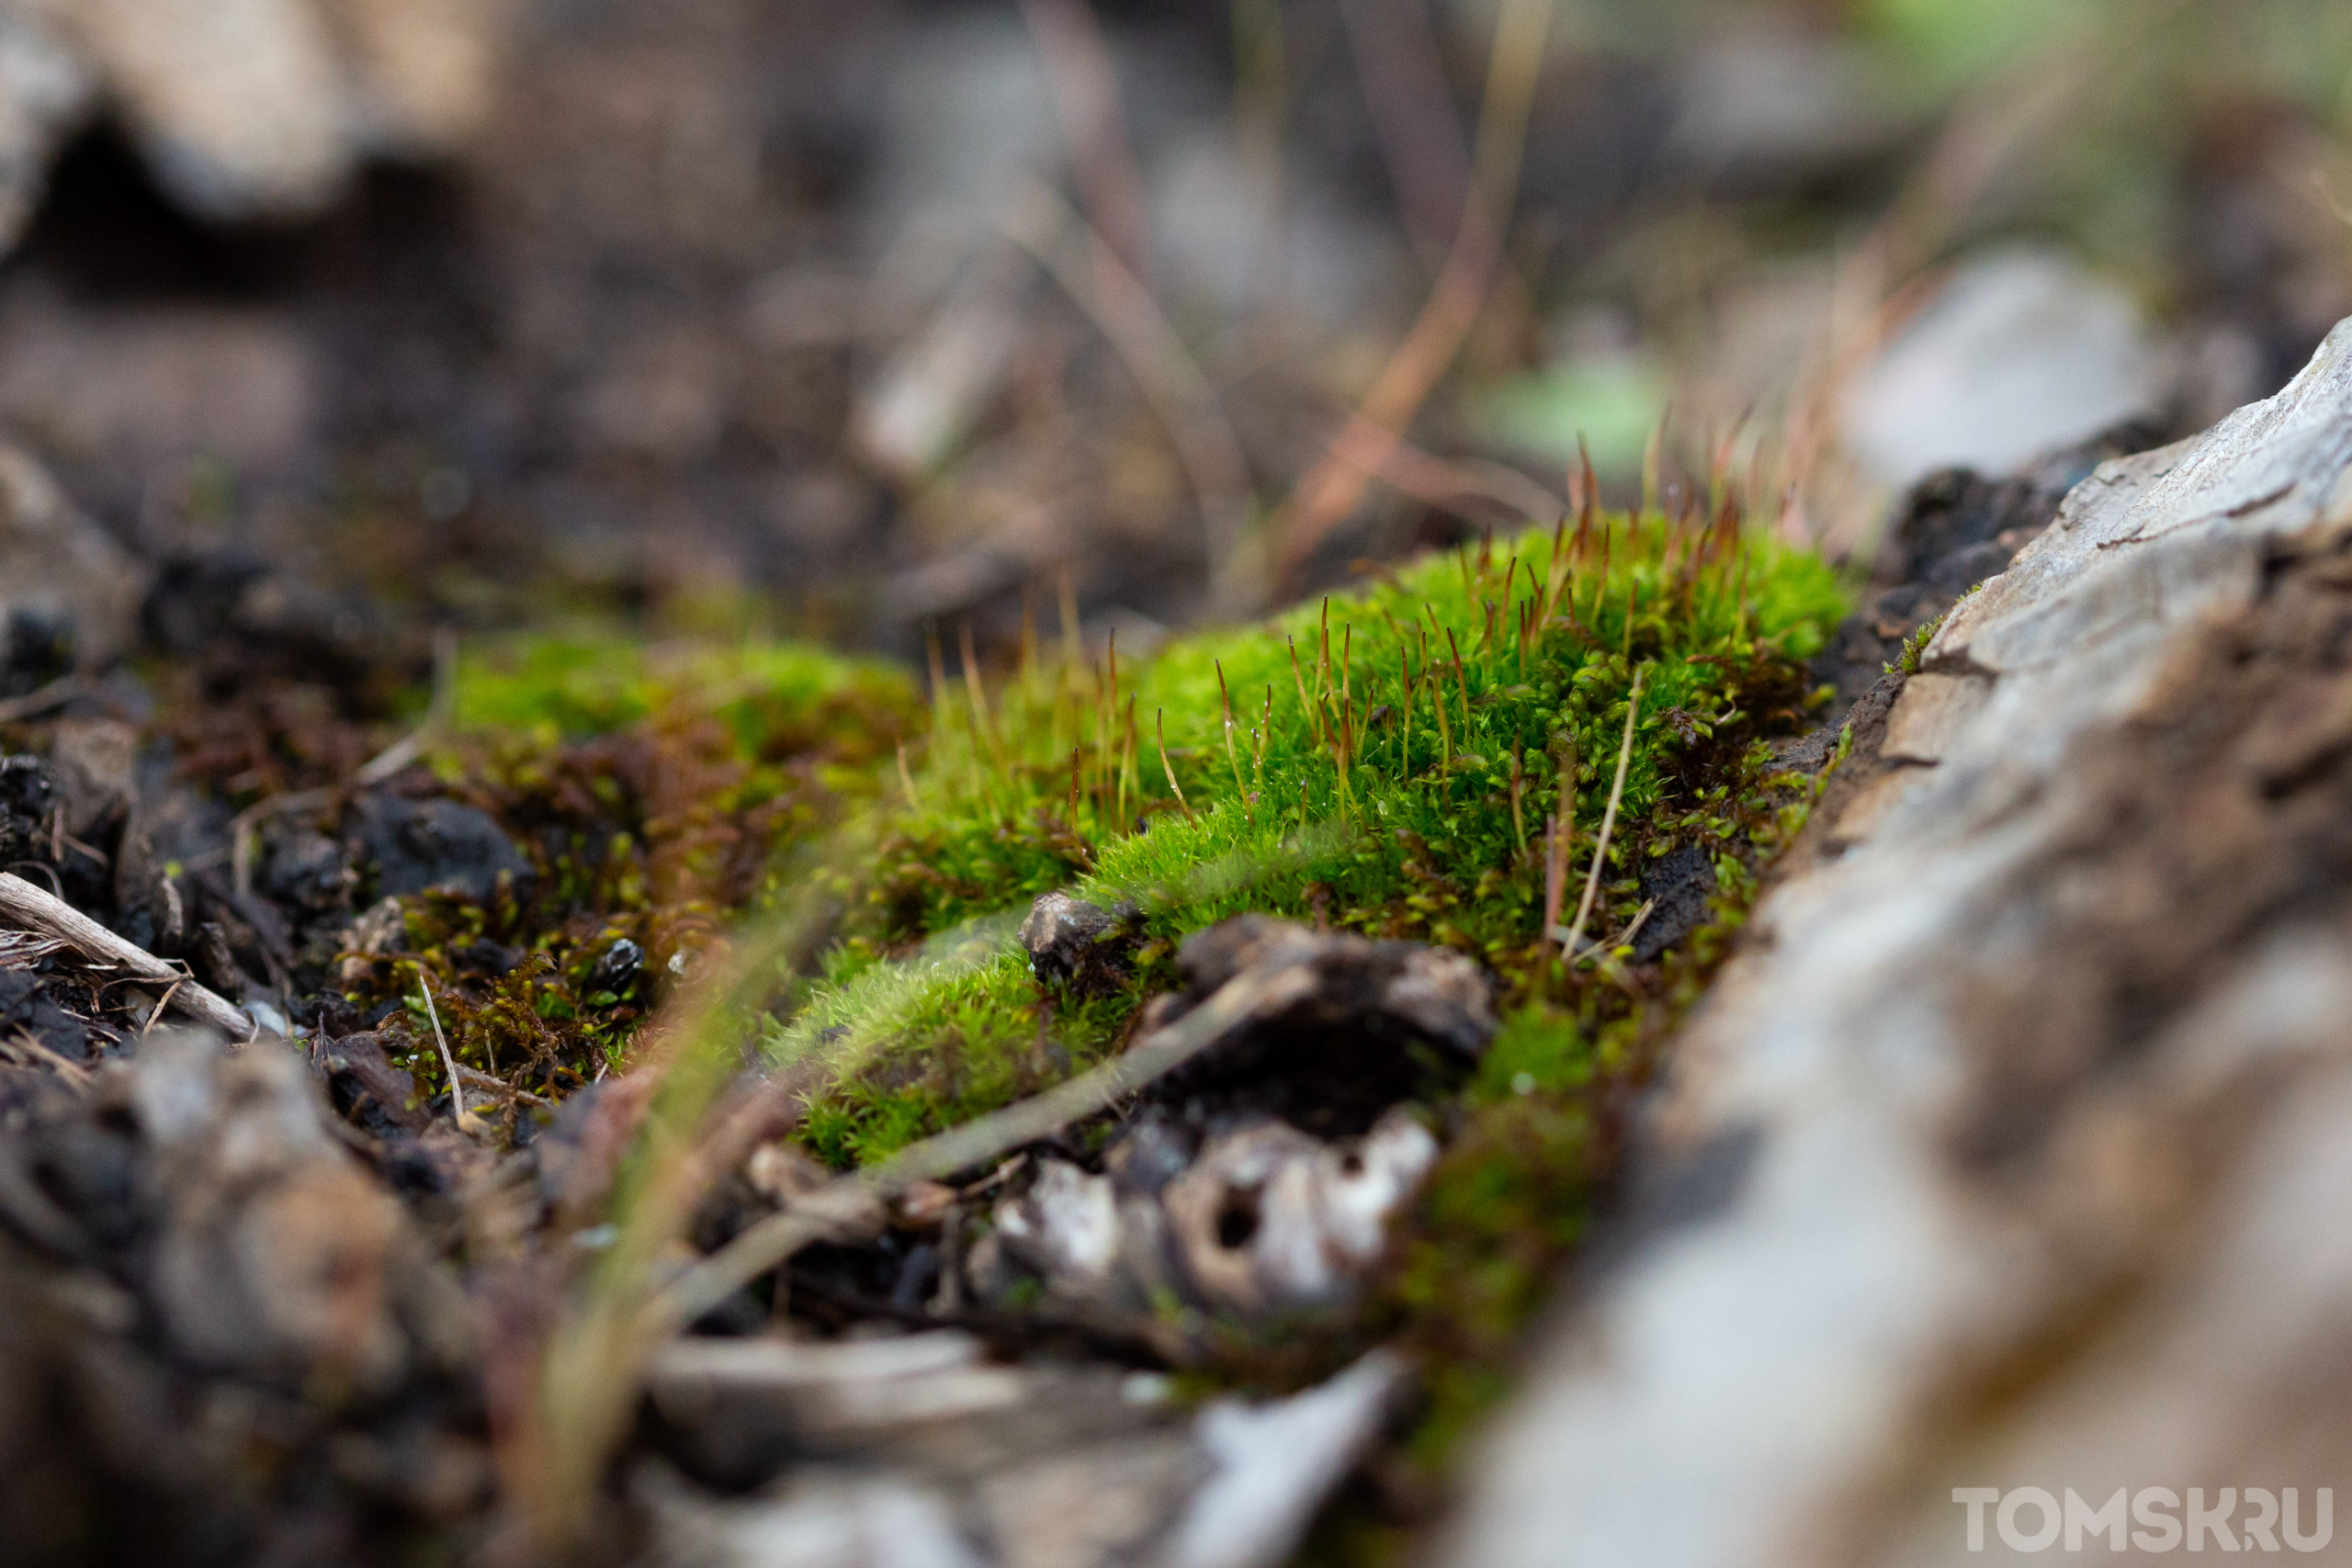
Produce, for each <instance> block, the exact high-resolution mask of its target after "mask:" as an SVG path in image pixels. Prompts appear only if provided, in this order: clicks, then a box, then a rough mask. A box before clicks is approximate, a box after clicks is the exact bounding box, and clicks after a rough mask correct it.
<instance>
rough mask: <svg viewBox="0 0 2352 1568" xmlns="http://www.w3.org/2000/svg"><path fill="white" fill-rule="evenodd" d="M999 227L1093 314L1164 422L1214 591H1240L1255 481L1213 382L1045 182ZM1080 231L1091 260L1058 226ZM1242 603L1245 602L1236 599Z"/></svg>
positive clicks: (1145, 291)
mask: <svg viewBox="0 0 2352 1568" xmlns="http://www.w3.org/2000/svg"><path fill="white" fill-rule="evenodd" d="M1004 230H1005V233H1006V234H1007V236H1008V237H1010V238H1011V239H1012V242H1013V243H1015V244H1018V245H1019V246H1021V247H1022V249H1023V250H1025V251H1027V252H1028V253H1029V254H1031V255H1033V256H1035V258H1036V259H1037V262H1038V264H1039V265H1042V266H1043V267H1044V268H1045V269H1046V272H1047V273H1048V274H1050V275H1051V276H1052V277H1053V279H1054V281H1055V283H1057V285H1059V286H1060V288H1061V289H1062V291H1063V292H1064V293H1066V294H1068V295H1069V297H1070V299H1072V300H1073V301H1075V302H1076V303H1077V305H1078V307H1079V309H1080V310H1083V311H1085V312H1086V314H1087V317H1088V318H1089V319H1090V320H1091V321H1093V322H1094V325H1095V327H1096V328H1097V330H1099V331H1100V332H1101V333H1103V338H1104V339H1105V340H1106V341H1107V342H1108V343H1109V344H1110V345H1111V347H1112V350H1113V351H1114V353H1116V354H1117V355H1118V356H1119V359H1120V361H1121V363H1123V364H1125V366H1126V367H1127V371H1128V373H1129V374H1130V375H1132V376H1133V377H1135V378H1136V385H1137V386H1138V387H1140V388H1141V389H1143V394H1144V397H1145V398H1146V399H1147V400H1148V401H1149V402H1150V404H1151V407H1152V412H1154V413H1155V414H1156V415H1158V416H1159V423H1161V425H1162V426H1164V427H1165V428H1166V430H1167V432H1168V438H1169V441H1170V445H1172V446H1174V447H1175V449H1176V460H1177V461H1178V462H1179V463H1182V465H1183V468H1184V479H1185V482H1186V483H1187V484H1189V485H1190V486H1191V487H1192V491H1193V501H1194V502H1195V504H1197V505H1198V506H1199V507H1200V509H1201V528H1202V533H1203V535H1204V539H1205V542H1206V545H1207V547H1208V552H1209V563H1210V568H1211V570H1212V571H1213V572H1214V573H1215V574H1216V576H1217V579H1218V591H1219V592H1220V594H1221V595H1228V596H1229V595H1230V594H1231V593H1234V592H1240V586H1239V583H1240V580H1241V579H1242V578H1243V577H1244V576H1246V575H1247V573H1246V571H1245V567H1246V564H1247V563H1245V562H1243V561H1242V560H1241V559H1240V558H1239V556H1240V549H1241V545H1242V541H1243V539H1244V537H1245V536H1246V535H1247V533H1248V530H1249V526H1250V509H1251V507H1252V506H1253V505H1254V504H1255V501H1256V490H1255V487H1254V485H1253V484H1252V482H1251V480H1250V459H1249V457H1248V455H1247V454H1246V453H1245V452H1244V451H1243V449H1242V446H1241V440H1240V437H1239V436H1238V435H1236V434H1234V430H1233V426H1232V424H1231V423H1229V422H1228V421H1227V418H1226V416H1225V410H1224V408H1223V406H1222V405H1221V404H1220V403H1219V402H1218V400H1217V395H1216V388H1215V387H1213V386H1212V385H1210V382H1209V378H1208V377H1207V376H1206V375H1205V374H1204V372H1203V371H1202V369H1201V367H1200V365H1199V363H1198V362H1197V361H1195V360H1194V359H1193V355H1192V354H1191V352H1190V351H1189V350H1187V349H1186V348H1185V346H1184V343H1183V340H1182V338H1180V337H1178V336H1177V335H1176V329H1175V328H1173V327H1172V326H1170V325H1169V323H1168V318H1167V317H1166V316H1165V315H1164V314H1162V313H1161V311H1160V309H1159V302H1158V301H1157V300H1155V299H1153V298H1152V295H1151V290H1150V289H1149V288H1146V287H1145V286H1144V283H1143V280H1142V279H1141V278H1139V277H1137V276H1136V275H1135V274H1134V273H1133V272H1131V271H1129V270H1128V269H1127V268H1126V267H1125V266H1123V265H1120V263H1119V260H1118V258H1117V257H1116V256H1114V255H1113V254H1111V252H1110V249H1109V246H1108V244H1107V243H1106V242H1105V241H1104V240H1103V236H1102V235H1101V234H1099V233H1096V232H1095V231H1092V230H1091V229H1090V228H1088V227H1087V225H1086V222H1085V220H1083V219H1082V218H1080V216H1079V215H1078V214H1077V213H1075V212H1072V211H1071V210H1070V209H1069V204H1068V203H1066V202H1064V201H1063V200H1062V198H1061V197H1059V196H1057V195H1056V194H1055V193H1054V192H1053V191H1052V190H1051V189H1049V188H1048V187H1046V186H1044V185H1042V184H1040V185H1034V186H1032V187H1031V188H1030V190H1029V191H1028V193H1027V194H1026V196H1025V197H1023V199H1022V200H1021V201H1020V202H1018V203H1016V204H1015V206H1014V208H1013V209H1012V216H1010V217H1008V219H1007V220H1006V221H1005V225H1004ZM1071 233H1080V234H1083V235H1084V236H1086V238H1087V240H1088V243H1089V247H1090V248H1091V252H1092V258H1093V265H1092V266H1091V268H1089V267H1087V266H1083V265H1080V262H1079V259H1078V258H1077V257H1076V256H1075V255H1073V254H1071V253H1072V247H1071V246H1070V245H1069V244H1068V243H1065V241H1064V236H1065V235H1068V234H1071ZM1242 607H1249V606H1242Z"/></svg>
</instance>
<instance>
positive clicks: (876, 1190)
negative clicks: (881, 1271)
mask: <svg viewBox="0 0 2352 1568" xmlns="http://www.w3.org/2000/svg"><path fill="white" fill-rule="evenodd" d="M1315 986H1316V978H1315V975H1314V973H1313V972H1312V971H1311V970H1309V969H1307V968H1306V967H1304V966H1299V967H1295V968H1287V969H1279V970H1276V971H1273V972H1272V973H1271V974H1249V973H1245V974H1243V975H1240V976H1236V977H1235V978H1234V979H1232V980H1230V981H1228V982H1227V984H1226V985H1224V986H1223V987H1219V988H1218V990H1217V991H1216V994H1215V995H1214V996H1212V997H1210V998H1209V999H1208V1000H1206V1001H1205V1002H1203V1003H1202V1004H1201V1005H1200V1006H1199V1007H1197V1008H1194V1009H1193V1010H1192V1011H1190V1012H1188V1013H1186V1014H1185V1015H1184V1016H1183V1017H1182V1018H1180V1019H1178V1020H1176V1021H1175V1022H1173V1023H1171V1024H1170V1025H1168V1026H1167V1027H1166V1028H1164V1029H1161V1030H1158V1031H1156V1032H1153V1033H1151V1034H1149V1035H1148V1036H1146V1037H1145V1038H1144V1039H1143V1040H1141V1041H1139V1042H1137V1043H1136V1045H1135V1046H1134V1047H1133V1048H1132V1049H1130V1050H1128V1051H1127V1052H1125V1054H1124V1055H1119V1056H1116V1057H1114V1058H1113V1059H1112V1060H1110V1061H1108V1062H1105V1063H1103V1065H1102V1066H1097V1067H1093V1068H1091V1069H1089V1070H1088V1071H1086V1072H1083V1073H1080V1075H1078V1077H1074V1078H1071V1079H1069V1081H1067V1082H1065V1083H1061V1084H1057V1085H1056V1086H1055V1087H1054V1088H1052V1089H1048V1090H1046V1092H1045V1093H1043V1094H1040V1095H1036V1096H1035V1097H1033V1098H1031V1099H1028V1100H1022V1101H1020V1102H1019V1103H1018V1104H1015V1105H1009V1106H1007V1107H1005V1108H1004V1109H1003V1110H1001V1111H991V1112H990V1113H989V1114H988V1115H986V1116H981V1117H978V1118H976V1119H974V1120H973V1121H970V1122H965V1123H964V1124H963V1125H962V1126H959V1127H951V1128H949V1129H948V1130H947V1131H946V1132H944V1133H941V1134H938V1135H937V1136H935V1137H930V1138H926V1139H924V1140H923V1141H922V1142H921V1143H919V1144H915V1145H910V1147H908V1148H905V1149H901V1150H900V1151H899V1153H898V1154H897V1155H895V1156H892V1157H891V1158H889V1159H888V1160H886V1161H884V1162H883V1163H882V1164H880V1165H877V1166H873V1167H870V1168H866V1169H865V1170H860V1171H858V1172H856V1173H854V1174H853V1175H850V1176H845V1177H842V1179H839V1180H838V1181H835V1182H834V1183H832V1184H831V1186H830V1187H828V1188H825V1189H823V1190H820V1191H819V1192H816V1193H812V1194H810V1195H809V1197H807V1198H805V1199H803V1200H801V1201H799V1202H797V1203H796V1204H794V1206H793V1207H791V1208H789V1209H786V1211H785V1212H784V1213H779V1214H775V1215H772V1216H770V1217H769V1218H767V1219H765V1220H763V1221H761V1222H760V1223H759V1224H755V1225H753V1226H752V1228H751V1229H749V1230H747V1231H745V1232H744V1233H743V1234H742V1235H739V1236H737V1237H736V1238H735V1239H734V1240H733V1241H730V1242H729V1243H728V1244H727V1245H726V1246H725V1247H721V1248H720V1249H719V1250H718V1251H717V1252H715V1253H713V1254H712V1255H711V1256H710V1257H708V1258H705V1259H704V1260H703V1261H702V1262H700V1263H699V1264H696V1265H695V1267H694V1268H693V1269H688V1270H687V1271H686V1272H685V1273H684V1274H682V1275H680V1276H679V1277H678V1279H677V1280H676V1281H675V1282H674V1283H673V1284H672V1285H671V1286H670V1288H669V1289H668V1290H667V1291H665V1292H663V1293H662V1297H661V1299H660V1303H659V1304H658V1306H657V1308H656V1312H657V1315H658V1317H659V1318H660V1319H661V1320H662V1322H663V1323H664V1324H666V1325H684V1324H688V1323H692V1322H693V1321H694V1320H695V1318H697V1317H699V1316H701V1315H702V1314H704V1313H706V1312H708V1311H709V1310H710V1309H711V1308H712V1307H715V1306H717V1305H718V1303H720V1302H723V1301H725V1300H726V1299H727V1298H728V1297H729V1296H730V1295H732V1294H734V1293H735V1292H737V1291H739V1290H741V1289H742V1288H743V1287H744V1286H745V1285H748V1284H750V1283H751V1282H752V1280H756V1279H758V1278H759V1277H760V1276H761V1275H763V1274H764V1273H766V1272H767V1271H768V1270H769V1269H773V1268H775V1266H776V1265H777V1264H779V1263H781V1262H783V1261H784V1260H785V1259H786V1258H790V1257H791V1256H792V1255H793V1254H794V1253H796V1252H797V1251H799V1250H800V1248H802V1247H807V1246H809V1245H810V1244H812V1243H814V1242H817V1241H820V1240H822V1239H823V1238H824V1237H825V1236H827V1235H831V1234H832V1233H834V1232H835V1231H837V1230H839V1229H840V1228H842V1225H843V1224H849V1223H854V1218H855V1216H858V1215H860V1214H864V1213H871V1212H873V1211H874V1210H875V1208H876V1205H877V1204H878V1203H879V1202H881V1201H883V1200H885V1199H888V1198H891V1197H895V1196H896V1195H898V1194H899V1193H901V1192H904V1191H906V1190H909V1189H910V1188H911V1187H913V1186H914V1185H915V1184H916V1183H918V1182H923V1181H937V1180H939V1179H942V1178H943V1177H946V1176H951V1175H953V1174H955V1173H956V1171H959V1170H969V1169H971V1168H974V1167H975V1166H980V1165H985V1164H987V1163H988V1162H989V1161H990V1160H994V1159H999V1158H1001V1157H1002V1156H1005V1155H1007V1154H1010V1153H1011V1152H1012V1151H1013V1150H1014V1149H1017V1148H1019V1147H1021V1146H1022V1145H1023V1144H1033V1143H1035V1142H1036V1141H1037V1140H1038V1139H1040V1138H1043V1137H1046V1136H1047V1135H1048V1134H1052V1133H1055V1132H1057V1131H1059V1130H1060V1129H1062V1128H1064V1127H1067V1126H1069V1124H1070V1123H1072V1122H1079V1121H1082V1120H1084V1119H1085V1118H1086V1117H1089V1116H1091V1115H1093V1114H1095V1113H1096V1112H1097V1111H1103V1110H1105V1109H1107V1108H1109V1107H1110V1106H1112V1105H1114V1104H1116V1103H1117V1102H1118V1101H1119V1100H1123V1099H1125V1098H1126V1097H1127V1096H1128V1095H1131V1094H1134V1093H1136V1091H1138V1090H1140V1089H1147V1088H1148V1087H1149V1086H1150V1085H1152V1084H1154V1083H1156V1082H1158V1081H1159V1079H1161V1078H1163V1077H1167V1076H1168V1075H1169V1074H1170V1073H1172V1072H1174V1071H1175V1070H1176V1069H1177V1068H1179V1067H1181V1066H1183V1065H1184V1064H1185V1063H1187V1062H1190V1061H1192V1060H1193V1058H1195V1057H1197V1056H1199V1055H1202V1054H1203V1053H1204V1052H1206V1051H1207V1050H1209V1049H1210V1048H1211V1047H1213V1046H1215V1045H1216V1043H1218V1042H1220V1041H1222V1040H1224V1039H1225V1038H1226V1037H1227V1035H1228V1034H1230V1033H1231V1032H1232V1031H1233V1030H1234V1029H1235V1028H1236V1027H1238V1025H1240V1024H1243V1023H1245V1022H1247V1021H1250V1019H1252V1018H1255V1017H1259V1016H1261V1015H1263V1014H1267V1013H1273V1012H1280V1011H1281V1010H1283V1009H1284V1008H1287V1007H1289V1006H1290V1005H1292V1004H1293V1003H1295V1002H1297V1001H1299V1000H1301V999H1303V998H1306V996H1308V995H1309V994H1311V993H1312V992H1313V990H1314V989H1315Z"/></svg>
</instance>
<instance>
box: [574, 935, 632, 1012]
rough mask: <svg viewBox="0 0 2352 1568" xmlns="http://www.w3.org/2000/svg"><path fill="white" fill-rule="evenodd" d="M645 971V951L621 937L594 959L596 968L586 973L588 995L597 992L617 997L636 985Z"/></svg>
mask: <svg viewBox="0 0 2352 1568" xmlns="http://www.w3.org/2000/svg"><path fill="white" fill-rule="evenodd" d="M644 970H645V949H643V948H641V947H639V946H638V945H637V943H635V942H631V941H629V939H628V938H627V937H622V938H621V939H620V940H619V941H617V942H614V943H613V945H612V946H610V947H608V948H606V949H605V951H604V953H602V954H600V955H599V956H598V957H597V959H596V966H595V967H594V969H591V970H590V971H589V972H588V994H589V995H590V996H594V995H596V994H598V993H599V992H605V993H609V994H610V995H612V996H615V997H618V996H620V995H622V994H623V993H625V992H626V991H628V988H629V987H631V986H633V985H635V984H637V977H638V976H639V975H640V974H642V973H644Z"/></svg>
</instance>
